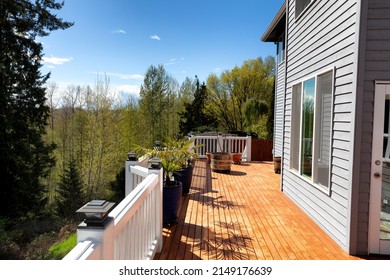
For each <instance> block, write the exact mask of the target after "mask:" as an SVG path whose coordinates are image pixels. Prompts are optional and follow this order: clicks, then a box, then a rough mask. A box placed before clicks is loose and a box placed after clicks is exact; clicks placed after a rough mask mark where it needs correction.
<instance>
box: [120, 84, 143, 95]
mask: <svg viewBox="0 0 390 280" xmlns="http://www.w3.org/2000/svg"><path fill="white" fill-rule="evenodd" d="M116 90H117V91H118V92H119V93H130V94H133V95H136V96H139V92H140V90H141V87H140V86H138V85H121V86H118V87H117V88H116Z"/></svg>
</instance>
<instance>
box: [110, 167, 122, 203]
mask: <svg viewBox="0 0 390 280" xmlns="http://www.w3.org/2000/svg"><path fill="white" fill-rule="evenodd" d="M125 172H126V168H125V167H123V168H122V169H121V170H120V171H119V172H118V173H117V174H116V177H115V180H114V181H112V182H111V183H110V190H111V195H110V201H112V202H115V204H116V205H118V204H119V202H121V201H122V199H124V198H125V181H126V174H125Z"/></svg>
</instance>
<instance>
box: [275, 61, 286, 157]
mask: <svg viewBox="0 0 390 280" xmlns="http://www.w3.org/2000/svg"><path fill="white" fill-rule="evenodd" d="M284 69H285V67H284V63H283V62H282V63H281V64H279V65H278V71H277V79H276V81H277V83H276V94H275V96H276V98H275V124H274V125H275V128H274V156H277V157H281V156H282V146H283V113H284V107H283V103H284V102H283V97H284V88H285V79H284V76H285V71H284Z"/></svg>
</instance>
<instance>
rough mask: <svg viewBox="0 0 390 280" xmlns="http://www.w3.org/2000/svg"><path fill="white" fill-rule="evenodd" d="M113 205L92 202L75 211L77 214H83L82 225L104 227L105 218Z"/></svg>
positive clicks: (102, 201) (111, 203)
mask: <svg viewBox="0 0 390 280" xmlns="http://www.w3.org/2000/svg"><path fill="white" fill-rule="evenodd" d="M114 205H115V203H113V202H108V201H105V200H97V199H96V200H92V201H90V202H88V203H86V204H85V205H84V206H83V207H81V208H80V209H79V210H77V211H76V212H77V213H84V214H85V220H84V223H85V224H86V225H87V226H104V225H105V224H106V222H107V216H108V213H109V212H110V210H111V209H112V208H113V207H114Z"/></svg>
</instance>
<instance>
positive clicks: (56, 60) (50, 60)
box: [42, 56, 73, 67]
mask: <svg viewBox="0 0 390 280" xmlns="http://www.w3.org/2000/svg"><path fill="white" fill-rule="evenodd" d="M42 60H43V63H46V64H51V65H62V64H64V63H66V62H69V61H71V60H73V57H55V56H51V57H47V56H44V57H43V58H42ZM48 67H50V66H48Z"/></svg>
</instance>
